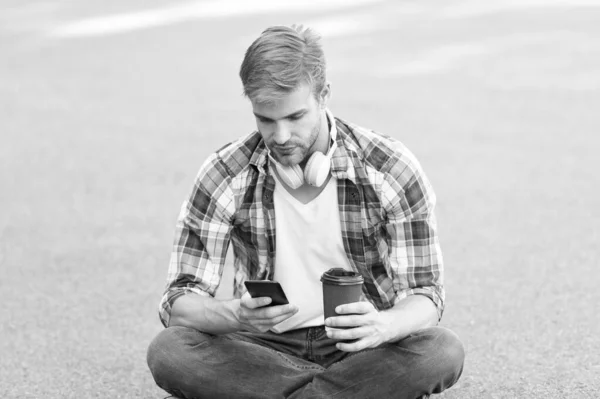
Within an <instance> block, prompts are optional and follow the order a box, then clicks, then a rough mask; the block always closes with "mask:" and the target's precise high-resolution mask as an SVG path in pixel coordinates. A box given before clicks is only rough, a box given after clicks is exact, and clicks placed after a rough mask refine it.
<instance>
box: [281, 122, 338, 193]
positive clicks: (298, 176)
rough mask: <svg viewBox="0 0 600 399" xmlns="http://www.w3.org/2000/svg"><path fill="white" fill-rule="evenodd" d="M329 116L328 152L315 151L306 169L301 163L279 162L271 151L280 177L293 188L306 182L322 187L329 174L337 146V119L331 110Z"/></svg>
mask: <svg viewBox="0 0 600 399" xmlns="http://www.w3.org/2000/svg"><path fill="white" fill-rule="evenodd" d="M327 118H328V119H329V120H330V122H331V130H330V132H329V134H330V138H331V141H332V143H331V145H330V147H329V150H328V151H327V154H323V153H322V152H320V151H315V152H314V153H313V154H312V155H311V156H310V158H309V159H308V162H306V166H305V167H304V171H302V168H301V167H300V165H293V166H284V165H281V164H280V163H279V162H277V161H275V159H274V158H273V157H272V156H271V154H270V153H269V158H271V160H272V161H273V163H274V164H275V168H276V169H277V174H278V175H279V178H280V179H281V181H283V182H284V183H285V184H286V185H287V186H289V187H290V188H291V189H292V190H295V189H297V188H298V187H300V186H302V184H304V182H306V183H308V184H310V185H311V186H314V187H321V186H322V185H323V184H324V183H325V181H326V180H327V177H328V176H329V171H330V170H331V156H332V155H333V152H334V151H335V149H336V148H337V143H336V140H335V136H336V133H337V132H336V127H335V120H334V119H333V118H332V117H331V115H330V114H329V112H327Z"/></svg>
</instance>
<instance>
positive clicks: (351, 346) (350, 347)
mask: <svg viewBox="0 0 600 399" xmlns="http://www.w3.org/2000/svg"><path fill="white" fill-rule="evenodd" d="M335 346H336V348H338V349H339V350H341V351H342V352H358V351H362V350H364V349H367V348H370V347H371V346H372V342H371V337H365V338H363V339H359V340H357V341H354V342H338V343H337V344H335Z"/></svg>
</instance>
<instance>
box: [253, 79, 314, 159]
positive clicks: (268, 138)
mask: <svg viewBox="0 0 600 399" xmlns="http://www.w3.org/2000/svg"><path fill="white" fill-rule="evenodd" d="M252 111H253V113H254V116H255V117H256V125H257V127H258V131H259V132H260V134H261V135H262V137H263V140H264V141H265V143H266V145H267V147H268V148H269V149H270V150H271V155H272V156H273V158H275V160H276V161H277V162H279V163H280V164H282V165H286V166H291V165H296V164H299V163H301V162H302V161H304V160H305V159H307V158H308V156H309V155H310V154H312V153H313V152H314V148H313V147H314V144H315V142H316V141H317V138H318V136H319V131H320V129H321V122H322V120H321V118H322V115H323V113H322V109H321V107H320V106H319V103H318V102H317V100H316V99H315V98H314V95H313V94H312V90H311V87H310V86H309V85H308V84H307V83H304V84H301V85H300V86H298V88H297V89H296V90H295V91H293V92H291V93H289V94H287V95H285V96H284V97H283V98H281V99H280V100H276V101H274V102H271V103H268V104H264V103H257V102H255V101H252Z"/></svg>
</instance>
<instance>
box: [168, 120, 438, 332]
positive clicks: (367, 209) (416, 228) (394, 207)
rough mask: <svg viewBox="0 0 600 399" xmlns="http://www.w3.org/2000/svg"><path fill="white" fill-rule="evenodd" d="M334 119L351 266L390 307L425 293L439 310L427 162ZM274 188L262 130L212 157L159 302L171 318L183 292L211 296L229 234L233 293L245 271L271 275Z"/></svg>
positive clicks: (185, 215) (374, 297)
mask: <svg viewBox="0 0 600 399" xmlns="http://www.w3.org/2000/svg"><path fill="white" fill-rule="evenodd" d="M335 121H336V127H337V137H336V141H337V149H336V150H335V152H334V153H333V156H332V160H331V173H332V176H333V177H335V178H336V179H337V180H338V199H339V201H338V204H339V214H340V224H341V229H342V240H343V243H344V248H345V250H346V254H347V256H348V260H349V262H350V265H351V266H352V267H353V269H354V270H355V271H357V272H359V273H360V274H361V275H362V276H363V278H364V286H363V295H364V297H365V298H366V299H367V300H369V301H370V302H371V303H372V304H373V305H375V307H376V308H377V309H379V310H384V309H389V308H391V307H392V306H394V305H395V304H396V303H398V302H399V301H400V300H401V299H403V298H406V297H407V296H409V295H414V294H420V295H425V296H427V297H429V298H430V299H431V300H432V301H433V303H434V304H435V305H436V307H437V311H438V316H439V317H440V318H441V316H442V312H443V310H444V296H445V294H444V287H443V262H442V253H441V250H440V246H439V241H438V236H437V232H436V219H435V215H434V213H433V209H434V206H435V194H434V192H433V190H432V188H431V185H430V183H429V181H428V180H427V178H426V177H425V175H424V173H423V171H422V169H421V166H420V165H419V163H418V161H417V160H416V159H415V157H414V155H412V153H411V152H410V151H409V150H408V149H407V148H406V147H404V145H403V144H402V143H400V142H399V141H397V140H394V139H393V138H391V137H389V136H385V135H382V134H379V133H376V132H373V131H371V130H367V129H364V128H361V127H359V126H356V125H353V124H350V123H348V122H345V121H343V120H341V119H339V118H335ZM274 188H275V180H274V178H273V175H272V174H271V172H270V171H269V161H268V156H267V148H266V146H265V143H264V141H263V140H262V138H261V136H260V134H259V133H258V132H253V133H251V134H250V135H247V136H245V137H242V138H241V139H239V140H237V141H235V142H233V143H230V144H228V145H226V146H224V147H223V148H221V149H220V150H218V151H217V152H216V153H214V154H212V156H210V157H209V158H208V159H207V161H206V162H205V163H204V165H203V166H202V167H201V169H200V171H199V173H198V176H197V178H196V181H195V184H194V187H193V190H192V193H191V195H190V197H189V199H188V200H187V201H185V202H184V204H183V206H182V208H181V213H180V216H179V219H178V222H177V226H176V236H175V243H174V249H173V252H172V256H171V261H170V264H169V271H168V277H167V286H166V290H165V293H164V296H163V298H162V300H161V302H160V306H159V315H160V318H161V321H162V323H163V324H164V325H165V326H168V323H169V318H170V314H171V307H172V305H173V302H174V301H175V299H176V298H178V297H179V296H181V295H185V294H189V293H195V294H199V295H210V296H214V295H215V292H216V290H217V288H218V287H219V283H220V281H221V275H222V271H223V267H224V265H225V258H226V255H227V250H228V247H229V243H230V242H231V243H232V244H233V253H234V268H235V282H234V295H235V297H237V298H239V297H241V295H242V294H243V293H244V292H245V286H244V281H245V280H247V279H251V280H264V279H269V280H272V279H273V274H274V267H275V264H274V261H275V250H276V248H275V234H276V231H275V209H274V206H273V190H274Z"/></svg>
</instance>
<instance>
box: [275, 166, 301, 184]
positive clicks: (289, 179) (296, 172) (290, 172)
mask: <svg viewBox="0 0 600 399" xmlns="http://www.w3.org/2000/svg"><path fill="white" fill-rule="evenodd" d="M275 167H276V168H277V173H278V174H279V178H280V179H281V181H283V182H284V183H285V184H286V185H287V186H289V187H290V188H291V189H292V190H295V189H297V188H298V187H300V186H301V185H302V184H303V183H304V174H303V173H302V168H301V167H300V166H299V165H294V166H283V165H280V164H279V163H275Z"/></svg>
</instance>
